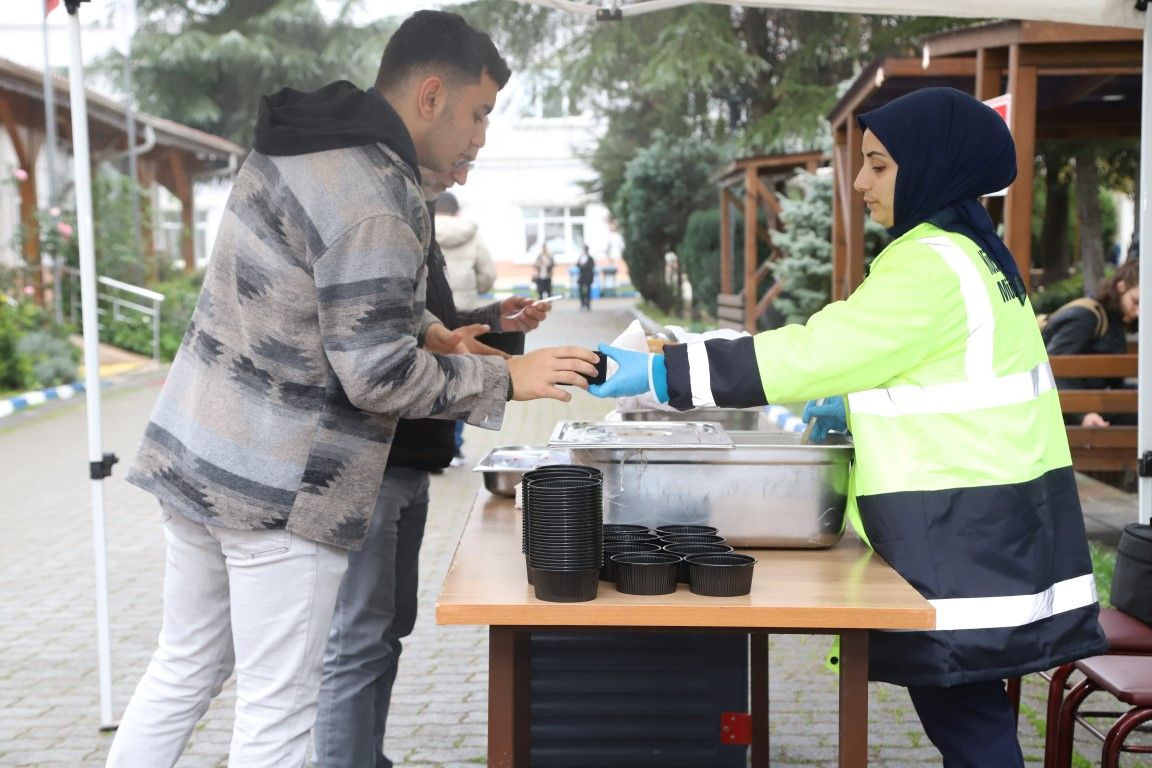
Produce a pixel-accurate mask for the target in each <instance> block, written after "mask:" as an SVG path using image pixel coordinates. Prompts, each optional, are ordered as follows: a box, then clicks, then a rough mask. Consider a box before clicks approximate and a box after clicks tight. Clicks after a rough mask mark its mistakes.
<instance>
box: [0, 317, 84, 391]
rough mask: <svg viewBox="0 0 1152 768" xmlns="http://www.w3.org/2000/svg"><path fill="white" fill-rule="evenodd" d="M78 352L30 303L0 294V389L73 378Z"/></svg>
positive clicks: (26, 387)
mask: <svg viewBox="0 0 1152 768" xmlns="http://www.w3.org/2000/svg"><path fill="white" fill-rule="evenodd" d="M79 359H80V351H79V350H78V349H76V348H75V347H73V346H72V344H70V343H69V341H68V334H67V330H66V329H64V328H55V327H53V326H51V325H49V324H48V322H47V318H46V317H45V315H44V312H43V311H42V310H41V309H40V308H39V307H37V306H36V305H35V304H33V303H32V302H19V301H17V300H16V299H15V298H13V297H11V296H4V295H0V391H3V392H23V391H27V390H31V389H43V388H45V387H52V386H56V385H57V384H67V383H68V382H71V381H74V380H75V378H76V362H77V361H78V360H79Z"/></svg>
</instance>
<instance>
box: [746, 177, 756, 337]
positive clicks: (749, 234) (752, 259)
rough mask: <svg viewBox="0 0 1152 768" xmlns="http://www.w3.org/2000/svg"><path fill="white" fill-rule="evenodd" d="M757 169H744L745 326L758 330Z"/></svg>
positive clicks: (751, 329)
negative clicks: (756, 310) (755, 312)
mask: <svg viewBox="0 0 1152 768" xmlns="http://www.w3.org/2000/svg"><path fill="white" fill-rule="evenodd" d="M758 180H759V179H757V177H756V169H755V168H748V169H747V170H745V171H744V328H745V330H747V331H748V332H750V333H755V332H756V316H755V315H754V314H753V312H754V311H755V307H756V209H757V208H758V207H759V206H758V205H757V204H756V202H757V201H756V191H757V190H756V182H757V181H758Z"/></svg>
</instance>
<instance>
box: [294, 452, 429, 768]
mask: <svg viewBox="0 0 1152 768" xmlns="http://www.w3.org/2000/svg"><path fill="white" fill-rule="evenodd" d="M427 517H428V473H427V472H424V471H422V470H417V469H407V468H403V467H389V468H388V470H387V471H386V472H385V473H384V482H383V483H382V484H381V486H380V491H379V493H378V495H377V497H376V509H375V511H374V512H373V513H372V521H371V522H370V523H369V525H368V535H367V537H366V538H365V539H364V545H363V547H361V549H360V550H359V551H358V552H352V553H350V554H349V557H348V571H347V572H346V573H345V574H344V580H343V582H341V584H340V595H339V597H338V598H337V601H336V613H335V615H334V616H333V618H332V630H331V632H330V633H329V636H328V647H327V649H326V650H325V652H324V677H323V681H322V682H321V685H320V710H319V712H318V713H317V716H316V725H315V728H314V731H313V753H314V754H313V760H314V761H315V765H316V766H317V768H392V761H391V760H389V759H388V758H387V757H385V756H384V726H385V723H386V721H387V719H388V703H389V700H390V699H391V697H392V684H393V683H394V682H395V680H396V669H397V664H398V662H399V661H400V651H401V644H400V639H401V638H402V637H406V636H407V635H409V634H410V633H411V632H412V627H413V626H414V625H415V623H416V607H417V602H416V597H417V595H416V592H417V584H418V580H419V564H420V543H421V542H422V541H423V539H424V523H425V521H426V520H427Z"/></svg>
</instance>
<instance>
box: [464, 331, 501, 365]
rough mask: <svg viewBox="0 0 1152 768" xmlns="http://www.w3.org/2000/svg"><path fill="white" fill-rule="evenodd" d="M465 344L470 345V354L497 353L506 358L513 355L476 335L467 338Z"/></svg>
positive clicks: (497, 355)
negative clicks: (490, 344) (488, 343)
mask: <svg viewBox="0 0 1152 768" xmlns="http://www.w3.org/2000/svg"><path fill="white" fill-rule="evenodd" d="M464 346H466V347H468V354H470V355H495V356H496V357H502V358H504V359H505V360H507V359H508V358H510V357H512V355H510V354H508V353H507V352H505V351H504V350H502V349H496V347H490V346H488V345H487V344H485V343H484V342H482V341H480V340H479V339H477V338H476V337H475V336H470V337H467V338H465V339H464Z"/></svg>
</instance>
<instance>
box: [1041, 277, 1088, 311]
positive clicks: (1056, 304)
mask: <svg viewBox="0 0 1152 768" xmlns="http://www.w3.org/2000/svg"><path fill="white" fill-rule="evenodd" d="M1083 295H1084V278H1083V277H1082V276H1081V275H1080V274H1079V273H1077V274H1075V275H1069V276H1068V277H1065V278H1064V279H1062V280H1057V281H1055V282H1052V283H1049V284H1048V285H1046V286H1044V287H1043V288H1042V289H1040V290H1037V291H1035V292H1034V293H1033V294H1032V295H1031V296H1030V297H1029V298H1030V299H1031V301H1032V308H1033V309H1034V310H1036V313H1037V314H1051V313H1052V312H1055V311H1056V310H1057V309H1059V308H1060V307H1062V306H1064V305H1065V304H1067V303H1068V302H1070V301H1072V299H1079V298H1081V297H1082V296H1083Z"/></svg>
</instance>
